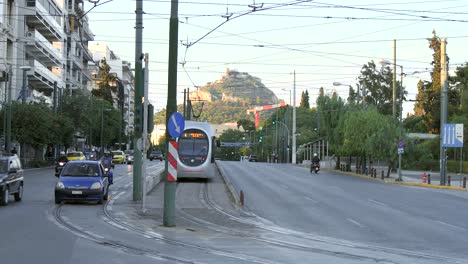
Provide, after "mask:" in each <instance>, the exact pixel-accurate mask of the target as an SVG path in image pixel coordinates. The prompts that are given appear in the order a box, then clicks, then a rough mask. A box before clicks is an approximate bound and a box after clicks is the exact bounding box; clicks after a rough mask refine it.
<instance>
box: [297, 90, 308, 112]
mask: <svg viewBox="0 0 468 264" xmlns="http://www.w3.org/2000/svg"><path fill="white" fill-rule="evenodd" d="M299 107H302V108H307V109H309V108H310V103H309V91H307V90H305V92H302V94H301V103H300V105H299Z"/></svg>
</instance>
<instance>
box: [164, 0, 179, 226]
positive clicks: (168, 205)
mask: <svg viewBox="0 0 468 264" xmlns="http://www.w3.org/2000/svg"><path fill="white" fill-rule="evenodd" d="M178 7H179V1H178V0H172V1H171V17H170V20H169V67H168V68H169V70H168V71H169V72H168V82H167V83H168V85H167V107H166V109H167V111H166V118H167V119H166V124H168V126H169V121H170V120H169V119H170V118H171V116H172V114H173V113H174V112H176V111H177V47H178V34H179V28H178V25H179V18H178ZM168 126H166V153H168V146H169V144H170V141H171V140H170V138H169V133H168V132H169V131H168ZM167 175H168V161H167V159H166V161H165V168H164V176H165V180H166V182H165V184H164V215H163V225H164V226H167V227H171V226H175V189H176V183H175V182H169V181H168V180H167Z"/></svg>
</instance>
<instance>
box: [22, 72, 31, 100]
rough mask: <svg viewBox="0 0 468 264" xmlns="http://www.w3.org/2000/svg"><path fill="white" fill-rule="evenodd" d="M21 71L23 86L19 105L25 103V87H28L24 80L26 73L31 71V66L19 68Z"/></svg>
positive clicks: (25, 79) (26, 81)
mask: <svg viewBox="0 0 468 264" xmlns="http://www.w3.org/2000/svg"><path fill="white" fill-rule="evenodd" d="M20 69H21V70H23V86H22V88H21V103H22V104H25V103H26V87H27V85H28V80H27V78H26V72H27V71H29V70H31V66H21V67H20Z"/></svg>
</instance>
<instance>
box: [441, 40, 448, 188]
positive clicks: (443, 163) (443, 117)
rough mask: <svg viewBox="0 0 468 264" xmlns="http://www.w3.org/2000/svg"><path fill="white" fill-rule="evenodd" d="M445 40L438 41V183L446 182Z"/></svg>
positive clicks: (446, 73)
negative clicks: (439, 68)
mask: <svg viewBox="0 0 468 264" xmlns="http://www.w3.org/2000/svg"><path fill="white" fill-rule="evenodd" d="M446 45H447V40H446V39H445V38H444V39H442V41H441V43H440V66H441V70H440V83H441V85H442V87H441V89H440V185H445V182H446V173H447V168H446V163H447V155H446V149H445V147H443V142H444V137H445V132H444V129H443V128H444V125H445V124H446V123H447V87H448V80H447V75H448V61H447V51H446Z"/></svg>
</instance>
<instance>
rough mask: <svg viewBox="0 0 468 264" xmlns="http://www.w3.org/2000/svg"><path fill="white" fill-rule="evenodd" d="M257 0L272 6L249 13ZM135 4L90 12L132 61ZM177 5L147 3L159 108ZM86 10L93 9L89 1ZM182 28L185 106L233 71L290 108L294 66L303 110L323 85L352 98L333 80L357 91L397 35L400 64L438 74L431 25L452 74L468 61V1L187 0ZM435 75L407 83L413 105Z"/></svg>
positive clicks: (98, 30) (147, 40)
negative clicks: (421, 84) (365, 71)
mask: <svg viewBox="0 0 468 264" xmlns="http://www.w3.org/2000/svg"><path fill="white" fill-rule="evenodd" d="M254 2H255V4H256V5H258V6H259V5H260V4H261V3H263V8H266V9H268V10H261V9H259V10H258V11H256V12H252V13H249V14H248V12H249V11H251V10H252V8H250V7H249V5H252V4H254ZM344 2H345V3H344ZM101 3H104V1H103V0H101V2H100V3H99V4H101ZM287 4H291V5H287ZM340 5H344V6H340ZM135 6H136V3H135V1H128V0H113V1H110V2H108V3H105V4H102V5H99V6H97V7H96V8H94V9H93V10H91V11H90V12H89V14H88V16H89V18H90V27H91V30H92V31H93V33H94V34H95V35H96V37H95V39H96V41H101V42H105V43H107V44H108V45H109V47H110V48H111V49H112V50H113V51H114V52H115V53H116V54H117V55H118V56H119V57H120V58H121V59H124V60H128V61H130V62H132V65H134V61H135V56H134V54H135V44H134V38H135V30H134V27H135V13H134V11H135ZM170 6H171V3H170V1H169V0H150V1H143V10H144V12H145V15H144V21H143V25H144V32H143V41H144V44H143V52H144V53H149V57H150V66H149V68H150V88H149V95H150V101H151V102H152V103H153V104H154V105H155V107H156V109H158V110H159V109H161V108H164V107H165V106H166V100H167V68H168V66H167V64H168V62H167V60H168V38H169V15H170ZM85 7H86V8H85V9H86V10H88V9H89V8H90V7H91V4H89V3H87V4H86V6H85ZM231 13H232V16H231V18H230V20H229V21H228V22H226V23H225V24H223V25H222V26H220V27H219V28H218V29H216V30H215V31H213V32H212V33H210V34H209V35H208V36H206V37H205V38H203V39H201V40H200V41H199V42H197V43H195V44H194V45H192V46H190V47H189V48H187V46H186V44H187V43H194V42H195V41H196V40H198V39H200V38H202V37H203V36H204V35H205V34H207V33H208V32H209V31H210V30H212V29H214V28H216V27H217V26H219V25H220V24H221V23H223V22H225V21H226V18H225V17H223V16H225V15H226V14H231ZM179 22H180V23H179V43H180V45H179V49H178V58H179V63H182V62H185V64H184V66H182V64H179V71H178V92H179V93H178V94H179V95H180V96H179V97H178V103H182V98H183V97H182V91H183V89H184V88H190V90H191V91H193V90H195V86H202V85H204V84H206V83H207V82H211V81H214V80H216V79H219V77H220V76H221V75H222V74H223V72H224V71H225V69H226V68H230V69H236V70H238V71H241V72H248V73H250V74H251V75H253V76H256V77H259V78H260V79H261V80H262V82H263V83H264V84H265V85H266V86H267V87H268V88H269V89H271V90H272V91H273V92H275V94H276V95H277V96H278V97H279V98H282V99H284V100H285V101H286V102H288V101H289V91H285V90H283V89H286V90H287V89H292V88H293V76H292V74H291V73H292V72H293V71H294V70H295V71H296V97H297V104H298V103H299V100H300V95H301V92H302V91H304V90H306V89H307V90H308V91H309V94H310V97H311V102H310V103H311V104H312V105H314V104H315V100H316V96H317V94H318V89H319V88H320V87H324V88H325V91H326V92H332V91H333V90H336V91H337V92H338V93H339V94H340V95H342V97H343V98H346V97H347V92H348V87H346V86H336V87H335V86H333V85H332V83H333V82H341V83H343V84H350V85H353V86H354V87H355V83H356V78H357V77H358V76H359V72H360V69H361V67H362V65H363V64H366V63H367V62H369V61H371V60H374V61H376V62H378V61H380V60H381V59H387V60H391V59H392V57H393V48H392V45H393V39H396V40H397V64H401V65H403V67H404V72H405V73H406V74H410V73H413V72H415V71H419V72H421V71H426V70H430V69H431V64H430V63H431V61H432V51H431V50H430V49H429V48H428V42H427V40H426V38H429V37H431V36H432V30H433V29H435V30H436V31H437V34H438V36H439V37H441V38H443V37H446V38H447V41H448V45H447V53H448V56H449V57H450V69H451V70H453V69H455V67H456V66H458V65H461V64H463V63H464V62H465V61H467V57H468V52H467V48H466V47H468V32H467V30H466V28H467V26H468V2H467V1H466V0H443V1H435V0H426V1H423V0H407V1H403V0H396V1H385V2H384V1H369V0H349V1H340V0H322V1H295V0H289V1H280V0H268V2H261V1H258V0H255V1H253V0H237V1H233V0H230V1H229V0H186V1H179ZM399 71H400V70H399V68H397V72H398V74H399ZM428 76H429V75H428V74H418V75H413V76H407V77H405V78H404V80H403V82H404V85H405V87H406V89H407V90H408V92H409V98H410V99H414V97H415V95H416V92H417V89H416V83H417V81H418V77H420V78H423V79H428ZM411 111H412V103H405V104H404V113H406V112H411Z"/></svg>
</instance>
